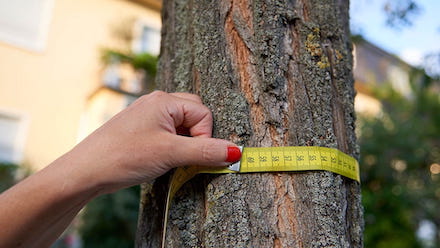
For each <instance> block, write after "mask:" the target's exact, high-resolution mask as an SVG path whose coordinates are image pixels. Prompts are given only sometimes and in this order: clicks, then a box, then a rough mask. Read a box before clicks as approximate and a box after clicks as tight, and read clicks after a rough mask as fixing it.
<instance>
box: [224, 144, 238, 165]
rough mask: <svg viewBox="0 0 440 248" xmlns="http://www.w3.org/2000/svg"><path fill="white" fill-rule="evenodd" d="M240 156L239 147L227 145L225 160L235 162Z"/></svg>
mask: <svg viewBox="0 0 440 248" xmlns="http://www.w3.org/2000/svg"><path fill="white" fill-rule="evenodd" d="M240 158H241V151H240V148H238V147H236V146H229V147H228V158H227V159H226V162H230V163H233V162H237V161H238V160H240Z"/></svg>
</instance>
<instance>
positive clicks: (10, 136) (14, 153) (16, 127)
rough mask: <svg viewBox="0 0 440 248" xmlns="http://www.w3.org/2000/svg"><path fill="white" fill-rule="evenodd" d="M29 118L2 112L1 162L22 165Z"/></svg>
mask: <svg viewBox="0 0 440 248" xmlns="http://www.w3.org/2000/svg"><path fill="white" fill-rule="evenodd" d="M26 129H27V118H25V117H24V116H23V115H20V114H12V113H8V112H5V111H2V110H0V161H1V162H11V163H20V162H21V161H22V159H23V148H24V141H25V137H26Z"/></svg>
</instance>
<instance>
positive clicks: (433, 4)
mask: <svg viewBox="0 0 440 248" xmlns="http://www.w3.org/2000/svg"><path fill="white" fill-rule="evenodd" d="M391 1H396V0H391ZM384 2H385V0H351V3H350V22H351V29H352V31H354V32H355V33H358V34H361V35H362V36H363V37H364V38H365V39H366V40H368V41H370V42H372V43H373V44H375V45H377V46H379V47H380V48H382V49H384V50H385V51H388V52H390V53H393V54H395V55H397V56H399V57H400V58H402V59H403V60H404V61H406V62H408V63H409V64H412V65H416V66H417V65H421V64H422V63H423V57H424V55H427V54H430V53H435V52H436V53H440V1H439V0H416V2H417V4H418V5H419V7H420V9H421V11H420V12H419V14H418V15H417V16H415V17H414V18H413V25H412V26H409V27H403V28H401V29H396V28H391V27H389V26H387V25H386V14H385V11H384V10H383V5H384Z"/></svg>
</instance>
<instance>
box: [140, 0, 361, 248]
mask: <svg viewBox="0 0 440 248" xmlns="http://www.w3.org/2000/svg"><path fill="white" fill-rule="evenodd" d="M348 5H349V3H348V1H343V0H339V1H330V0H308V1H307V0H302V1H301V0H298V1H294V0H290V1H287V0H286V1H284V0H283V1H263V0H222V1H220V0H203V1H195V0H168V1H164V4H163V30H162V50H161V59H160V62H159V76H158V82H159V83H160V85H161V87H162V89H163V90H166V91H170V92H171V91H187V92H193V93H197V94H199V95H200V96H201V97H202V99H203V101H204V103H205V104H206V105H207V106H208V107H210V109H211V110H212V112H213V116H214V121H215V123H214V136H215V137H219V138H224V139H228V140H231V141H233V142H236V143H237V144H241V145H245V146H256V147H265V146H323V147H332V148H338V149H339V150H341V151H343V152H345V153H347V154H349V155H351V156H353V157H355V158H357V157H358V148H357V145H356V137H355V132H354V125H355V116H354V108H353V98H354V94H355V92H354V89H353V76H352V71H351V70H352V55H351V44H350V41H349V30H348ZM170 152H172V151H170ZM167 180H168V179H167V178H166V177H163V178H160V179H159V180H157V181H156V182H155V183H154V185H150V186H145V189H144V191H143V200H142V203H141V214H140V221H139V228H138V239H137V247H160V243H161V232H162V231H161V230H162V224H161V221H162V218H163V207H164V203H163V198H164V195H163V194H164V190H166V187H167V183H168V181H167ZM362 230H363V219H362V208H361V205H360V186H359V184H358V183H357V182H355V181H353V180H351V179H347V178H345V177H343V176H340V175H337V174H334V173H331V172H323V171H319V172H318V171H311V172H302V173H255V174H226V175H199V176H197V177H196V178H194V179H192V180H191V181H190V182H188V183H187V184H185V185H184V187H183V188H182V189H181V190H180V191H179V192H178V193H177V195H176V197H175V198H174V201H173V203H172V206H171V209H170V218H169V221H168V229H167V239H166V247H176V248H180V247H234V248H237V247H362Z"/></svg>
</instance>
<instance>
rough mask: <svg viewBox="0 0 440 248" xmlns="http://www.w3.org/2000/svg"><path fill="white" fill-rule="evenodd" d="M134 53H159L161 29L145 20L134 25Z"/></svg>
mask: <svg viewBox="0 0 440 248" xmlns="http://www.w3.org/2000/svg"><path fill="white" fill-rule="evenodd" d="M132 49H133V52H134V53H145V52H147V53H150V54H152V55H159V52H160V29H159V28H155V27H153V26H152V25H149V24H146V23H145V22H143V21H138V22H137V23H136V24H135V26H134V39H133V44H132Z"/></svg>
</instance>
